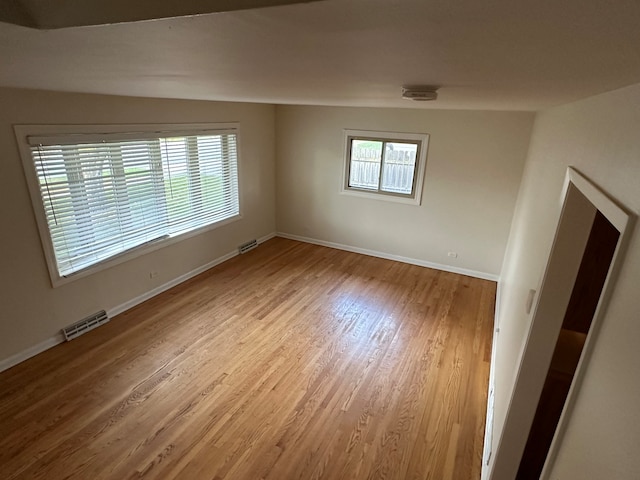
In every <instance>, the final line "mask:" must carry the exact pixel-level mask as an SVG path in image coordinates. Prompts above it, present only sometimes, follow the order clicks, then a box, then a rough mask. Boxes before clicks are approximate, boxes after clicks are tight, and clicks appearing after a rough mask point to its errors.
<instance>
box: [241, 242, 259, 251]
mask: <svg viewBox="0 0 640 480" xmlns="http://www.w3.org/2000/svg"><path fill="white" fill-rule="evenodd" d="M257 246H258V241H257V240H255V239H253V240H251V241H249V242H247V243H243V244H242V245H240V246H239V247H238V251H239V252H240V253H247V252H248V251H249V250H251V249H253V248H256V247H257Z"/></svg>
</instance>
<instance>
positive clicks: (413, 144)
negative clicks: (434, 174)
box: [342, 130, 429, 205]
mask: <svg viewBox="0 0 640 480" xmlns="http://www.w3.org/2000/svg"><path fill="white" fill-rule="evenodd" d="M428 142H429V136H428V135H427V134H416V133H390V132H372V131H364V130H345V151H346V154H345V157H346V158H345V170H344V181H343V188H342V191H343V193H347V194H354V195H359V196H366V197H373V198H378V199H381V200H390V201H394V202H401V203H410V204H416V205H419V204H420V201H421V196H422V182H423V179H424V171H425V165H426V158H427V146H428Z"/></svg>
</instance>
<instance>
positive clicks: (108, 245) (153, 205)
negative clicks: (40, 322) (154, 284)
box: [28, 129, 239, 277]
mask: <svg viewBox="0 0 640 480" xmlns="http://www.w3.org/2000/svg"><path fill="white" fill-rule="evenodd" d="M137 137H138V138H136V135H135V134H126V135H113V134H106V135H102V136H101V135H91V136H82V135H66V136H60V137H28V142H29V144H30V149H31V155H32V158H33V161H34V165H35V171H36V176H37V180H38V187H39V191H40V194H41V197H42V203H43V207H44V214H45V217H46V222H47V226H48V229H49V233H50V237H51V243H52V246H53V251H54V255H55V262H56V265H57V269H58V274H59V275H60V276H61V277H65V276H69V275H71V274H73V273H75V272H79V271H81V270H84V269H87V268H88V267H91V266H92V265H95V264H97V263H100V262H103V261H106V260H107V259H110V258H112V257H114V256H117V255H120V254H122V253H123V252H127V251H129V250H131V249H133V248H136V247H139V246H141V245H144V244H146V243H149V242H155V241H159V240H162V239H164V238H168V237H173V236H176V235H179V234H182V233H186V232H189V231H192V230H195V229H198V228H201V227H205V226H207V225H211V224H213V223H216V222H219V221H222V220H226V219H228V218H231V217H234V216H236V215H238V214H239V201H238V169H237V145H236V143H237V132H236V131H235V130H234V129H231V130H225V131H221V132H204V133H200V132H198V134H193V135H191V134H189V135H173V134H168V135H159V134H157V133H156V134H153V135H150V134H149V133H144V134H140V135H137Z"/></svg>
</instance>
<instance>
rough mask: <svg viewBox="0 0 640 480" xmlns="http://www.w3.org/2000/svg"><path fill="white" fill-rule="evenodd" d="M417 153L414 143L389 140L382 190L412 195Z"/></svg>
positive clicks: (385, 156) (385, 152)
mask: <svg viewBox="0 0 640 480" xmlns="http://www.w3.org/2000/svg"><path fill="white" fill-rule="evenodd" d="M417 153H418V146H417V145H416V144H414V143H399V142H387V144H386V146H385V151H384V164H383V168H382V186H381V188H380V190H383V191H385V192H392V193H401V194H405V195H411V192H412V189H413V178H414V172H415V169H416V155H417Z"/></svg>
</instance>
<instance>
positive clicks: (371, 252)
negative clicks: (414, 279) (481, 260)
mask: <svg viewBox="0 0 640 480" xmlns="http://www.w3.org/2000/svg"><path fill="white" fill-rule="evenodd" d="M277 236H278V237H282V238H288V239H290V240H298V241H299V242H305V243H313V244H314V245H321V246H323V247H331V248H337V249H338V250H346V251H347V252H353V253H361V254H363V255H369V256H371V257H379V258H384V259H387V260H395V261H397V262H402V263H409V264H411V265H418V266H420V267H427V268H433V269H435V270H442V271H443V272H450V273H458V274H460V275H466V276H468V277H474V278H480V279H482V280H491V281H494V282H497V281H498V280H499V276H498V275H494V274H492V273H485V272H478V271H475V270H468V269H466V268H458V267H452V266H449V265H442V264H440V263H434V262H427V261H426V260H419V259H417V258H409V257H403V256H401V255H393V254H390V253H385V252H379V251H376V250H369V249H366V248H360V247H354V246H352V245H344V244H342V243H335V242H327V241H324V240H317V239H315V238H309V237H302V236H300V235H292V234H290V233H284V232H278V233H277Z"/></svg>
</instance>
